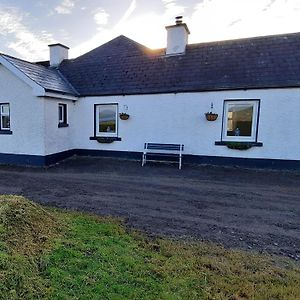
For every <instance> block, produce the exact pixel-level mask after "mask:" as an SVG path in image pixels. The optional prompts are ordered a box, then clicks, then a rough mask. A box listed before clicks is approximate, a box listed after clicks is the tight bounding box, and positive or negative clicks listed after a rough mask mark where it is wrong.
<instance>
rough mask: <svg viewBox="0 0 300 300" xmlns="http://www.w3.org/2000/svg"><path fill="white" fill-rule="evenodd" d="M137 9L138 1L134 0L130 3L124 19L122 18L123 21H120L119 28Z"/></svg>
mask: <svg viewBox="0 0 300 300" xmlns="http://www.w3.org/2000/svg"><path fill="white" fill-rule="evenodd" d="M135 9H136V0H132V1H131V3H130V6H129V7H128V9H127V10H126V11H125V13H124V15H123V17H122V18H121V20H120V21H119V23H118V24H117V26H118V25H120V24H122V23H124V22H125V21H126V20H127V19H128V18H129V17H130V16H131V15H132V13H133V12H134V11H135Z"/></svg>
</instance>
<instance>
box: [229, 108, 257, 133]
mask: <svg viewBox="0 0 300 300" xmlns="http://www.w3.org/2000/svg"><path fill="white" fill-rule="evenodd" d="M253 110H254V109H253V105H252V104H232V105H229V106H228V114H227V136H249V137H250V136H251V135H252V122H253Z"/></svg>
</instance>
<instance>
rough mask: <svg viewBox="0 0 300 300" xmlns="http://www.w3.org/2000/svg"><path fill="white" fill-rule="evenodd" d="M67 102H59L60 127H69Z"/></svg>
mask: <svg viewBox="0 0 300 300" xmlns="http://www.w3.org/2000/svg"><path fill="white" fill-rule="evenodd" d="M67 126H68V120H67V104H62V103H59V104H58V127H67Z"/></svg>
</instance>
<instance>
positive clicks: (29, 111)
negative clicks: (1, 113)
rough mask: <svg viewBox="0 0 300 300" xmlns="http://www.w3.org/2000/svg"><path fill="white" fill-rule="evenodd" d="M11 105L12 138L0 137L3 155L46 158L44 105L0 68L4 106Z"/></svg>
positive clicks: (25, 87)
mask: <svg viewBox="0 0 300 300" xmlns="http://www.w3.org/2000/svg"><path fill="white" fill-rule="evenodd" d="M3 102H5V103H9V104H10V122H11V131H12V132H13V134H12V135H3V134H0V153H12V154H34V155H44V153H45V147H44V102H43V100H42V99H40V98H37V97H35V96H33V91H32V88H31V87H29V86H28V85H26V84H25V83H23V82H22V81H21V80H20V79H18V78H17V77H16V76H15V75H13V74H12V73H11V72H10V71H8V70H7V69H6V68H5V67H3V66H2V65H0V103H3Z"/></svg>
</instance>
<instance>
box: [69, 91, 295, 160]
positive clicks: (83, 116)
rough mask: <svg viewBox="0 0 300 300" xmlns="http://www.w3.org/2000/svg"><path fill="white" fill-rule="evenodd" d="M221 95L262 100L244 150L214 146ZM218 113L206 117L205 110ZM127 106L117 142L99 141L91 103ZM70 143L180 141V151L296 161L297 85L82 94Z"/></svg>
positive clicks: (135, 147)
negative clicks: (252, 141) (253, 137)
mask: <svg viewBox="0 0 300 300" xmlns="http://www.w3.org/2000/svg"><path fill="white" fill-rule="evenodd" d="M225 99H245V100H247V99H261V107H260V120H259V128H258V141H259V142H263V144H264V145H263V147H253V148H251V149H249V150H247V151H238V150H231V149H228V148H227V147H226V146H215V144H214V143H215V141H220V138H221V128H222V113H223V103H224V100H225ZM211 102H213V103H214V111H215V112H217V113H218V114H219V118H218V120H217V121H215V122H208V121H207V120H206V119H205V116H204V113H205V112H207V111H208V110H210V104H211ZM101 103H118V104H119V112H122V111H123V106H124V105H127V106H128V113H129V114H130V119H129V120H127V121H122V120H120V119H119V120H118V122H119V137H121V138H122V141H116V142H113V143H112V144H99V143H98V142H97V141H90V140H89V137H90V136H93V132H94V104H101ZM75 106H76V109H75V111H74V113H75V116H74V120H76V123H75V124H74V126H73V128H74V146H76V148H80V149H94V150H118V151H142V149H143V145H144V143H145V142H157V143H183V144H184V145H185V154H193V155H208V156H225V157H226V156H227V157H247V158H272V159H296V160H300V129H299V128H300V89H270V90H248V91H225V92H205V93H187V94H164V95H163V94H160V95H142V96H141V95H140V96H115V97H87V98H83V99H81V100H79V101H78V102H77V103H76V105H75Z"/></svg>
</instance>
